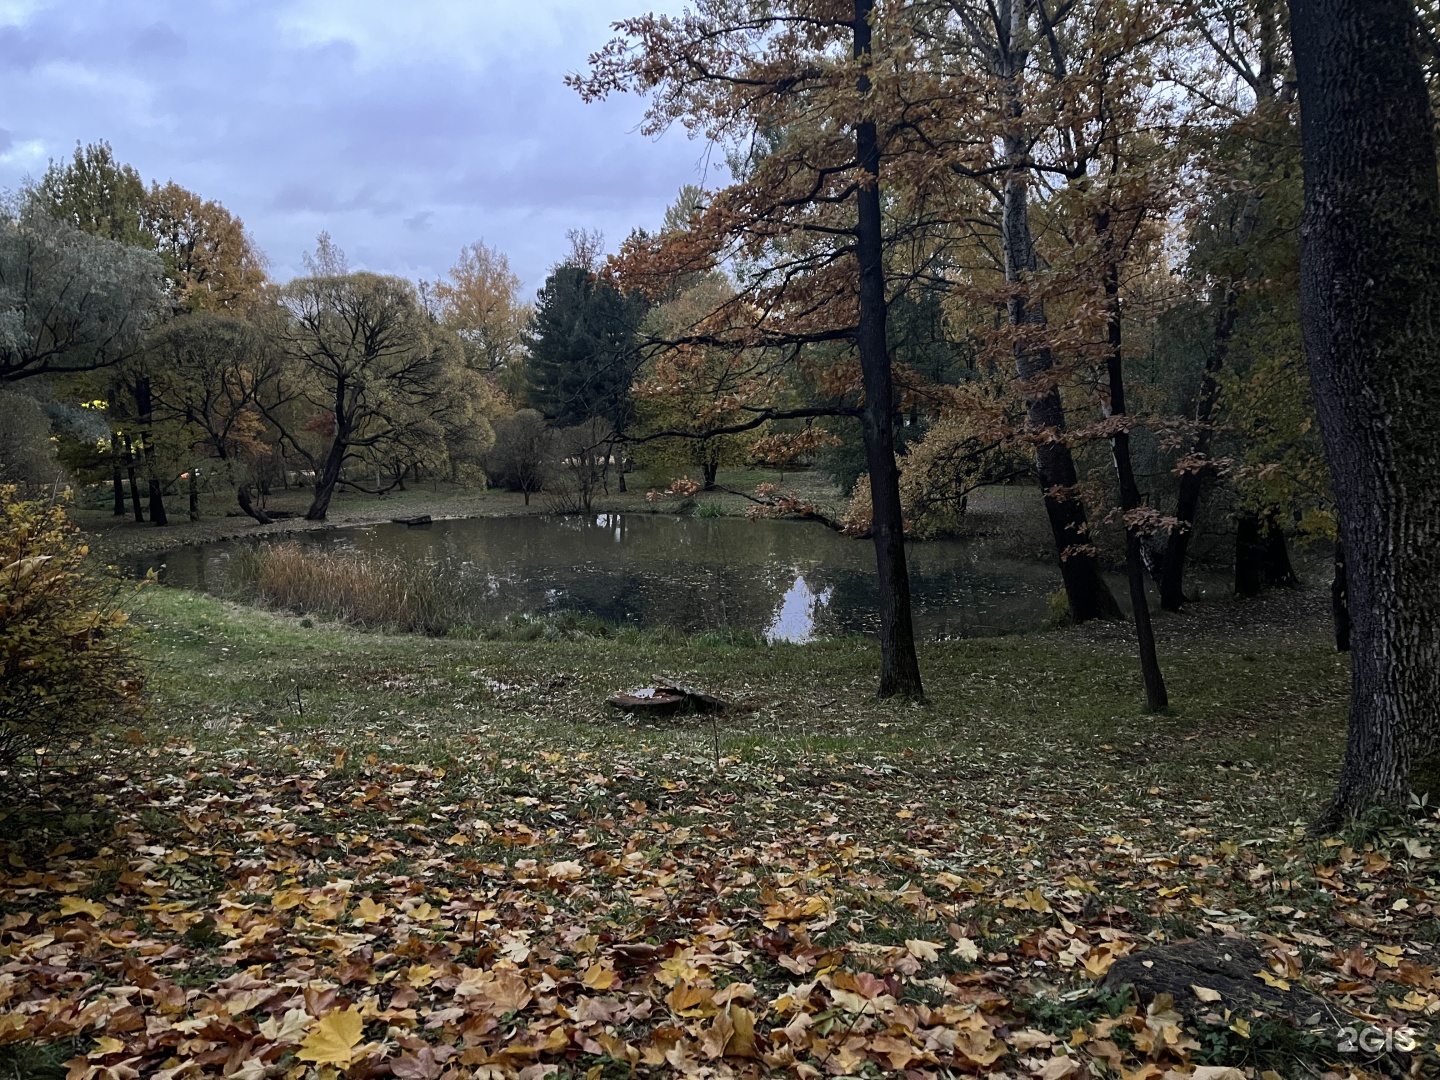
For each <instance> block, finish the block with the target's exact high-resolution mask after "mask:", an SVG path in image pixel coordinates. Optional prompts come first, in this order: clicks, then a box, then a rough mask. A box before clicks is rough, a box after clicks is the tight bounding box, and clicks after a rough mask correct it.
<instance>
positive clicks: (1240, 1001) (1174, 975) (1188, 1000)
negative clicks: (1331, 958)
mask: <svg viewBox="0 0 1440 1080" xmlns="http://www.w3.org/2000/svg"><path fill="white" fill-rule="evenodd" d="M1261 970H1268V968H1267V967H1266V964H1265V960H1264V958H1263V957H1262V956H1261V955H1260V950H1259V949H1257V948H1256V947H1255V946H1254V945H1252V944H1251V943H1250V942H1249V941H1246V940H1245V939H1244V938H1240V937H1229V936H1225V937H1210V938H1196V939H1195V940H1193V941H1177V942H1175V943H1174V944H1171V945H1158V946H1156V947H1155V948H1153V949H1144V950H1142V951H1140V952H1135V953H1131V954H1130V955H1129V956H1123V957H1121V958H1120V959H1119V960H1117V961H1115V963H1114V964H1113V965H1112V966H1111V968H1110V970H1109V972H1107V973H1106V975H1105V985H1106V986H1107V987H1119V986H1125V985H1127V984H1128V985H1132V986H1134V987H1135V990H1136V993H1138V994H1139V995H1140V1000H1141V1001H1143V1002H1146V1003H1148V1002H1150V1001H1151V1000H1152V999H1153V998H1154V997H1155V996H1156V995H1157V994H1169V995H1170V996H1171V998H1172V999H1174V1002H1175V1008H1176V1009H1178V1010H1179V1011H1180V1012H1182V1013H1184V1014H1185V1016H1186V1017H1188V1018H1189V1019H1191V1020H1195V1019H1198V1018H1199V1017H1200V1016H1201V1015H1202V1014H1204V1013H1211V1012H1223V1011H1224V1010H1226V1009H1228V1010H1230V1011H1231V1012H1232V1013H1239V1014H1241V1015H1245V1014H1249V1013H1252V1012H1255V1013H1262V1014H1264V1015H1266V1016H1283V1017H1286V1018H1288V1019H1289V1020H1291V1021H1293V1022H1294V1023H1296V1024H1304V1023H1306V1022H1307V1021H1308V1020H1309V1018H1310V1017H1312V1016H1314V1015H1315V1014H1316V1013H1321V1014H1325V1015H1328V1013H1329V1011H1330V1010H1329V1007H1328V1005H1327V1004H1326V1002H1325V1001H1323V1000H1322V999H1321V998H1318V997H1316V996H1315V995H1314V994H1312V993H1310V992H1309V991H1307V990H1303V989H1300V988H1299V987H1295V986H1292V987H1291V988H1290V989H1289V990H1282V989H1281V988H1280V987H1278V986H1271V985H1270V984H1269V983H1266V982H1264V981H1263V980H1261V979H1260V978H1259V977H1258V976H1257V975H1256V972H1258V971H1261ZM1196 987H1199V988H1200V990H1201V991H1207V993H1201V992H1198V991H1197V990H1196ZM1208 991H1214V992H1215V993H1216V994H1219V995H1220V996H1219V998H1218V999H1217V998H1214V997H1212V995H1211V994H1209V993H1208ZM1207 998H1208V999H1209V1000H1206V999H1207Z"/></svg>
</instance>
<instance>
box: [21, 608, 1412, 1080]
mask: <svg viewBox="0 0 1440 1080" xmlns="http://www.w3.org/2000/svg"><path fill="white" fill-rule="evenodd" d="M1312 606H1313V605H1312ZM1309 610H1310V608H1307V607H1306V605H1305V603H1304V602H1296V601H1294V600H1293V599H1292V598H1290V597H1285V598H1282V599H1275V598H1272V599H1271V600H1267V601H1259V602H1255V603H1254V604H1253V605H1252V606H1249V607H1246V606H1242V605H1238V604H1223V603H1220V604H1213V605H1200V606H1197V608H1196V609H1195V610H1194V611H1193V612H1192V613H1187V614H1186V615H1184V616H1178V617H1167V618H1165V619H1162V620H1161V621H1160V623H1159V633H1160V643H1161V649H1162V658H1163V660H1164V662H1165V665H1166V674H1167V677H1168V679H1169V682H1170V692H1171V699H1172V700H1173V701H1174V702H1176V705H1175V707H1174V708H1173V709H1172V710H1171V711H1170V712H1168V713H1167V714H1165V715H1162V716H1146V715H1144V714H1143V713H1142V712H1141V711H1140V708H1139V702H1140V696H1141V695H1140V687H1139V680H1138V675H1137V672H1136V671H1135V665H1134V662H1133V660H1132V658H1131V655H1130V651H1129V642H1128V637H1127V634H1126V632H1125V630H1124V628H1123V627H1102V628H1099V629H1090V628H1075V629H1068V630H1062V631H1056V632H1052V633H1047V634H1035V635H1027V636H1016V637H1006V638H993V639H985V640H970V641H962V642H951V643H935V644H930V645H927V646H926V647H925V648H924V650H923V653H922V658H921V659H922V665H923V669H924V671H925V675H926V680H927V691H928V693H929V695H930V703H929V704H928V705H923V706H922V705H913V704H904V703H897V702H885V703H882V702H877V701H876V700H874V698H873V692H872V691H873V685H874V680H875V670H876V663H877V658H876V649H875V647H874V645H873V644H872V643H870V642H867V641H860V640H841V641H832V642H823V643H818V644H812V645H804V646H796V645H774V646H767V645H761V644H757V643H756V642H755V641H753V640H752V639H749V638H745V637H735V638H726V637H724V636H716V635H708V636H705V635H702V636H698V637H685V636H682V635H678V634H677V635H667V634H664V633H660V632H639V631H633V630H623V631H614V632H610V633H607V634H605V635H603V636H597V635H596V634H595V633H594V631H593V630H592V631H591V632H590V633H589V634H588V635H586V636H581V635H580V634H579V632H578V631H570V632H566V631H564V630H563V629H556V628H555V627H553V626H552V627H546V626H544V625H543V624H536V625H535V627H533V628H532V630H533V633H532V632H529V631H525V632H521V631H517V632H515V633H514V634H513V635H512V637H511V639H509V640H490V641H481V640H475V641H464V640H452V639H448V638H444V639H429V638H422V637H413V636H386V635H381V634H374V633H360V632H357V631H353V630H350V629H347V628H343V627H337V626H323V625H322V626H317V625H309V620H302V619H298V618H295V617H292V616H283V615H275V614H271V613H267V612H263V611H258V610H255V609H251V608H246V607H241V606H237V605H233V604H229V603H226V602H222V601H218V600H215V599H213V598H209V597H204V596H199V595H196V594H190V593H185V592H181V591H177V590H169V589H164V588H154V589H151V590H148V591H147V593H146V596H145V599H144V600H143V602H142V610H141V612H140V614H139V620H140V621H141V622H143V623H144V624H145V626H146V627H147V633H146V642H145V648H146V650H147V652H148V654H149V655H150V656H151V657H152V658H153V674H152V678H151V685H152V689H153V693H154V701H155V704H154V711H153V712H154V714H153V717H152V718H151V719H150V720H149V721H148V722H146V723H145V724H144V725H143V726H141V727H139V728H137V729H135V730H132V731H129V732H127V733H125V734H124V735H123V736H122V737H121V738H120V740H119V741H118V745H117V746H116V747H115V750H114V752H113V753H112V754H111V755H110V756H109V757H108V758H104V759H94V760H93V761H91V760H82V761H79V762H75V763H73V764H69V765H60V766H57V771H56V773H55V774H54V779H53V781H52V787H51V788H50V790H49V791H48V793H47V798H48V800H49V802H50V804H51V805H50V808H49V809H36V808H34V807H31V808H28V809H23V810H19V811H12V812H10V813H9V814H8V817H7V818H6V819H5V820H3V821H0V867H3V876H0V927H3V929H0V1044H4V1045H3V1046H0V1078H5V1080H9V1077H11V1076H16V1077H19V1076H24V1077H31V1076H36V1077H40V1076H45V1075H54V1076H65V1075H68V1076H70V1077H72V1078H74V1080H87V1078H90V1077H107V1078H108V1077H116V1078H119V1077H123V1076H136V1075H145V1076H150V1075H164V1076H166V1077H174V1078H181V1077H191V1076H219V1075H232V1076H240V1077H243V1078H244V1080H258V1078H259V1077H262V1076H272V1077H280V1076H284V1077H295V1078H299V1077H307V1076H312V1075H313V1076H335V1075H348V1076H352V1077H369V1076H391V1075H394V1076H399V1077H426V1078H430V1080H436V1078H441V1077H457V1078H458V1077H467V1076H486V1077H512V1076H521V1077H525V1078H527V1080H528V1078H531V1077H541V1076H546V1075H551V1074H554V1075H559V1076H580V1075H584V1076H587V1077H620V1076H626V1075H630V1074H631V1071H632V1069H634V1070H635V1071H637V1072H638V1073H640V1074H642V1075H659V1074H680V1075H709V1076H728V1075H761V1074H765V1073H767V1072H768V1073H777V1072H778V1073H782V1074H784V1073H787V1072H788V1073H791V1074H795V1075H802V1076H818V1075H847V1076H871V1077H877V1076H882V1075H899V1074H901V1073H907V1074H908V1075H914V1076H924V1075H934V1076H943V1075H960V1074H968V1073H980V1074H986V1073H989V1074H999V1075H1007V1076H1043V1077H1046V1078H1048V1080H1064V1078H1068V1077H1081V1076H1087V1075H1090V1074H1091V1067H1092V1065H1093V1067H1094V1071H1095V1073H1096V1074H1097V1075H1123V1076H1127V1077H1153V1078H1160V1077H1162V1076H1171V1077H1174V1076H1184V1075H1190V1074H1191V1073H1192V1072H1193V1070H1194V1068H1196V1067H1200V1066H1216V1065H1236V1066H1240V1067H1242V1068H1244V1069H1246V1070H1249V1072H1248V1074H1247V1073H1242V1075H1253V1076H1256V1077H1258V1076H1260V1074H1261V1072H1262V1071H1263V1070H1265V1069H1269V1070H1273V1071H1274V1072H1275V1074H1276V1075H1278V1076H1281V1077H1287V1078H1288V1077H1293V1076H1300V1075H1306V1076H1312V1075H1317V1076H1318V1075H1321V1074H1323V1073H1325V1072H1326V1070H1327V1069H1330V1070H1332V1071H1334V1074H1335V1075H1337V1076H1345V1075H1357V1076H1358V1075H1367V1073H1366V1071H1365V1070H1366V1069H1369V1070H1370V1071H1369V1072H1368V1075H1384V1073H1383V1072H1381V1071H1380V1069H1381V1068H1382V1067H1385V1066H1384V1061H1385V1060H1388V1061H1390V1062H1391V1063H1392V1064H1396V1063H1400V1064H1404V1063H1406V1062H1409V1063H1410V1064H1411V1065H1413V1067H1414V1068H1415V1069H1417V1070H1419V1071H1417V1072H1415V1073H1414V1075H1432V1074H1433V1073H1430V1072H1427V1071H1426V1070H1434V1069H1436V1068H1440V1050H1437V1049H1436V1048H1435V1046H1434V1043H1435V1039H1436V1036H1435V1035H1434V1034H1433V1033H1431V1032H1430V1031H1429V1025H1430V1024H1431V1023H1432V1020H1433V1017H1434V1015H1435V1014H1436V1013H1440V994H1437V991H1440V979H1437V977H1436V972H1435V967H1436V963H1437V956H1436V938H1437V936H1440V931H1437V920H1436V919H1435V913H1434V908H1433V905H1434V904H1435V902H1436V900H1437V890H1440V886H1437V882H1436V862H1435V860H1434V857H1433V850H1434V848H1433V845H1434V842H1435V841H1436V840H1437V839H1440V818H1437V817H1436V816H1435V815H1434V814H1430V813H1427V812H1426V811H1423V810H1422V811H1419V812H1417V813H1415V814H1414V815H1413V816H1412V817H1410V818H1408V819H1404V820H1401V819H1381V818H1376V819H1375V820H1373V821H1370V822H1367V823H1366V824H1365V825H1364V826H1363V827H1362V826H1361V825H1356V826H1354V827H1353V828H1352V829H1351V830H1350V831H1349V832H1348V833H1347V834H1346V835H1344V836H1342V837H1340V838H1337V839H1333V840H1328V841H1323V842H1322V841H1318V840H1312V839H1308V838H1307V837H1306V836H1305V834H1304V825H1305V823H1306V821H1307V820H1309V818H1310V816H1311V815H1313V814H1314V813H1316V812H1317V811H1318V809H1319V808H1320V807H1321V805H1322V803H1323V799H1324V797H1325V795H1326V793H1327V791H1328V789H1329V787H1330V785H1331V783H1332V781H1333V778H1334V774H1335V772H1336V770H1337V767H1338V763H1339V760H1340V755H1341V752H1342V747H1343V718H1344V711H1345V699H1346V685H1347V665H1346V663H1345V660H1344V658H1343V657H1338V656H1337V655H1336V654H1335V653H1334V652H1333V650H1332V649H1331V648H1330V647H1329V646H1328V643H1327V641H1326V638H1325V634H1324V627H1323V625H1320V624H1319V623H1318V622H1317V621H1316V620H1315V619H1314V618H1313V617H1312V616H1311V615H1307V614H1305V612H1307V611H1309ZM1296 611H1300V612H1301V615H1300V616H1296V615H1295V612H1296ZM521 636H530V637H531V638H532V640H517V639H516V638H519V637H521ZM656 673H665V674H668V675H673V676H677V677H680V678H683V680H684V681H686V682H689V683H693V684H697V685H700V686H703V687H705V688H706V689H709V690H711V691H713V692H715V693H717V694H719V695H721V696H723V697H726V698H728V699H730V700H732V701H734V702H735V703H736V708H735V709H734V710H733V711H732V712H731V713H727V714H725V715H724V716H722V717H720V718H718V719H714V720H712V719H711V718H709V717H680V718H674V719H669V720H664V721H648V722H640V721H636V720H634V719H632V718H628V717H624V716H620V715H617V714H616V713H614V712H613V711H612V710H609V709H607V708H606V707H605V706H604V704H603V700H604V698H605V696H606V695H607V694H609V693H611V692H613V691H616V690H625V689H631V688H634V687H636V686H640V685H643V684H645V683H647V682H648V681H649V680H650V679H651V677H652V676H653V675H655V674H656ZM1217 932H1233V933H1240V934H1242V935H1245V936H1246V937H1248V938H1250V939H1251V940H1252V941H1254V942H1256V943H1257V944H1259V945H1260V946H1261V947H1262V948H1263V949H1264V950H1265V953H1266V962H1267V964H1268V967H1269V970H1268V971H1267V972H1266V976H1267V977H1268V979H1270V980H1281V981H1283V982H1286V983H1291V984H1294V985H1295V986H1297V987H1300V986H1303V987H1308V988H1309V989H1311V990H1313V991H1316V992H1318V993H1320V994H1322V995H1323V996H1324V997H1325V998H1326V999H1327V1001H1328V1002H1329V1004H1330V1006H1331V1007H1333V1009H1334V1010H1335V1011H1334V1015H1333V1016H1327V1017H1324V1018H1322V1020H1321V1021H1320V1022H1318V1023H1315V1024H1313V1025H1311V1027H1309V1028H1305V1029H1303V1030H1298V1031H1297V1030H1294V1029H1292V1028H1290V1027H1289V1026H1286V1025H1283V1024H1278V1023H1275V1022H1272V1021H1270V1020H1266V1019H1262V1018H1260V1017H1255V1016H1249V1015H1248V1014H1245V1015H1241V1014H1239V1013H1236V1014H1234V1015H1230V1014H1227V1012H1226V1010H1225V1008H1224V1004H1223V1002H1222V1003H1219V1004H1217V1005H1215V1007H1214V1008H1213V1009H1212V1010H1210V1011H1209V1012H1208V1013H1207V1014H1205V1015H1203V1016H1201V1017H1200V1019H1199V1020H1197V1021H1193V1022H1192V1021H1182V1020H1181V1019H1180V1017H1179V1014H1178V1013H1176V1012H1174V1011H1172V1010H1170V1009H1168V1008H1166V1006H1165V1003H1164V1001H1163V1000H1162V1001H1160V1002H1158V1003H1156V1004H1154V1005H1151V1006H1150V1008H1149V1009H1148V1010H1147V1008H1146V1007H1145V1006H1144V1005H1140V1004H1137V1002H1136V1000H1135V999H1134V998H1133V997H1131V996H1130V995H1128V994H1127V993H1125V992H1123V991H1113V990H1110V989H1105V988H1101V987H1100V986H1099V980H1100V978H1101V977H1103V975H1104V973H1105V971H1106V970H1107V969H1108V967H1109V966H1110V965H1111V964H1112V963H1114V962H1115V960H1116V958H1118V957H1120V956H1123V955H1125V954H1127V953H1129V952H1132V951H1136V950H1140V949H1145V948H1148V947H1152V946H1156V945H1160V944H1162V943H1164V942H1167V941H1172V940H1175V939H1178V938H1183V937H1187V936H1192V935H1196V934H1206V933H1217ZM1256 978H1257V979H1260V978H1261V976H1260V975H1258V974H1257V976H1256ZM1352 1014H1359V1015H1360V1016H1361V1017H1363V1019H1361V1020H1358V1021H1355V1022H1356V1023H1360V1024H1365V1023H1375V1024H1379V1025H1380V1026H1382V1027H1383V1026H1386V1025H1387V1024H1389V1025H1401V1024H1405V1025H1409V1027H1410V1028H1412V1029H1414V1030H1415V1031H1416V1032H1417V1036H1416V1037H1417V1039H1418V1040H1419V1041H1420V1043H1421V1049H1420V1050H1419V1051H1418V1052H1417V1053H1418V1054H1420V1055H1428V1056H1426V1057H1424V1058H1423V1060H1421V1058H1419V1057H1415V1058H1413V1059H1412V1058H1407V1057H1403V1056H1401V1057H1393V1056H1392V1057H1391V1058H1388V1059H1386V1058H1384V1055H1383V1054H1382V1055H1381V1059H1383V1060H1381V1059H1375V1058H1374V1055H1371V1056H1368V1057H1367V1056H1365V1055H1361V1056H1356V1055H1354V1054H1350V1055H1346V1054H1344V1053H1341V1052H1340V1051H1339V1049H1338V1048H1337V1034H1336V1029H1337V1026H1338V1019H1337V1018H1343V1017H1345V1016H1347V1015H1352ZM1307 1019H1308V1018H1307ZM67 1059H69V1060H70V1064H69V1065H60V1064H58V1063H60V1062H63V1061H66V1060H67ZM1415 1061H1419V1062H1420V1064H1414V1062H1415ZM1397 1067H1398V1066H1397ZM1407 1067H1409V1066H1407ZM7 1069H8V1070H9V1072H8V1073H7V1072H6V1070H7ZM47 1070H48V1072H47ZM164 1070H170V1071H168V1072H165V1071H164ZM1106 1070H1109V1072H1108V1073H1107V1072H1106ZM1347 1070H1348V1071H1347ZM1202 1075H1204V1074H1202Z"/></svg>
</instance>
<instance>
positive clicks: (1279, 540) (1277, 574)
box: [1260, 510, 1300, 589]
mask: <svg viewBox="0 0 1440 1080" xmlns="http://www.w3.org/2000/svg"><path fill="white" fill-rule="evenodd" d="M1279 517H1280V514H1279V511H1278V510H1276V511H1272V512H1271V513H1269V514H1267V515H1266V517H1265V537H1264V539H1265V552H1264V555H1263V556H1262V557H1261V561H1260V570H1261V573H1263V574H1264V576H1265V584H1266V585H1269V586H1271V587H1272V588H1276V589H1298V588H1299V587H1300V576H1299V575H1298V574H1296V573H1295V567H1294V565H1293V564H1292V563H1291V562H1290V545H1289V544H1288V543H1287V542H1286V540H1285V530H1284V529H1283V528H1281V527H1280V522H1279Z"/></svg>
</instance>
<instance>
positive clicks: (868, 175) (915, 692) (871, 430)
mask: <svg viewBox="0 0 1440 1080" xmlns="http://www.w3.org/2000/svg"><path fill="white" fill-rule="evenodd" d="M874 6H875V4H874V0H854V10H855V23H854V33H855V50H854V56H855V59H856V60H859V61H862V62H866V61H868V60H869V57H870V13H871V11H872V10H873V9H874ZM857 88H858V90H859V92H860V97H861V100H862V102H863V101H864V100H865V99H866V98H867V97H868V96H869V93H870V77H869V75H868V74H866V73H865V71H864V69H862V72H861V75H860V77H859V80H858V83H857ZM862 108H863V105H862ZM862 115H863V114H862ZM855 153H856V157H857V159H858V160H859V163H860V171H861V177H860V186H859V190H858V191H857V192H856V195H855V202H856V227H855V254H856V257H857V259H858V260H859V263H860V316H859V325H858V327H857V329H856V335H855V337H856V345H857V347H858V351H859V353H860V373H861V377H862V380H863V382H864V386H865V408H864V410H863V411H862V413H861V417H860V423H861V427H862V428H863V430H864V433H865V458H866V463H867V465H868V466H869V472H870V500H871V520H872V522H873V525H872V526H871V534H870V535H871V540H872V541H873V542H874V544H875V565H876V569H877V570H878V572H879V577H878V580H879V587H880V590H879V591H880V688H879V694H880V696H881V697H882V698H888V697H894V696H897V695H898V696H901V697H909V698H920V697H923V696H924V693H925V690H924V686H923V685H922V683H921V681H920V660H919V658H918V657H917V656H916V654H915V627H914V623H913V621H912V619H911V612H910V570H909V567H908V566H907V565H906V562H905V518H904V515H903V513H902V512H901V509H900V470H899V468H898V467H897V466H896V464H895V433H894V427H893V413H894V411H895V388H894V384H893V381H892V378H891V371H890V354H889V351H888V350H887V348H886V341H885V315H886V299H885V266H884V240H883V235H882V232H881V220H880V142H879V137H878V135H877V133H876V130H875V121H874V120H872V119H868V118H865V119H862V120H860V122H859V123H857V124H856V125H855Z"/></svg>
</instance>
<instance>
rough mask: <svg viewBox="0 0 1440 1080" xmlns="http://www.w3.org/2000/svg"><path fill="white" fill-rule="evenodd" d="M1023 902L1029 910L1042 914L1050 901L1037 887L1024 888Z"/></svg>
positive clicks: (1047, 909) (1046, 909) (1047, 908)
mask: <svg viewBox="0 0 1440 1080" xmlns="http://www.w3.org/2000/svg"><path fill="white" fill-rule="evenodd" d="M1025 902H1026V903H1027V904H1028V905H1029V907H1030V910H1031V911H1038V912H1039V913H1041V914H1042V915H1043V914H1044V913H1045V912H1047V911H1049V910H1050V901H1049V900H1046V899H1045V894H1044V893H1042V892H1041V891H1040V890H1039V888H1038V887H1037V888H1034V889H1026V890H1025Z"/></svg>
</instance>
